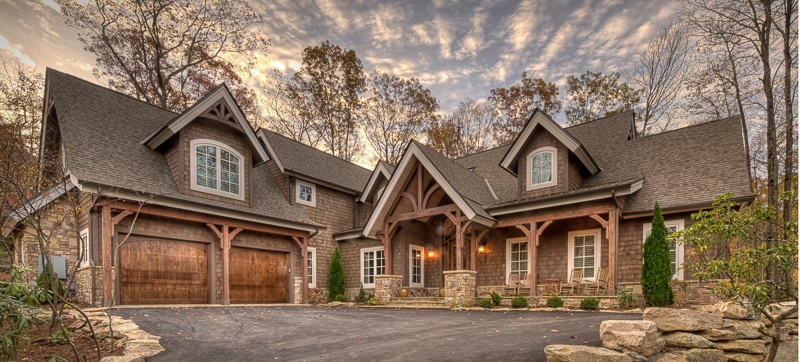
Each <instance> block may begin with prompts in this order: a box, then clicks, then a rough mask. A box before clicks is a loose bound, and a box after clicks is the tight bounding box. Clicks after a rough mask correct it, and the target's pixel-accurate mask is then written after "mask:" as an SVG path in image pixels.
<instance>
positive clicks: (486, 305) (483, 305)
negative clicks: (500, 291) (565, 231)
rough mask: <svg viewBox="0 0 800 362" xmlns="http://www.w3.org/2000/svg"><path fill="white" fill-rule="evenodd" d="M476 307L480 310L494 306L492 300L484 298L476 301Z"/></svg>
mask: <svg viewBox="0 0 800 362" xmlns="http://www.w3.org/2000/svg"><path fill="white" fill-rule="evenodd" d="M478 306H479V307H481V308H491V307H493V306H494V302H493V301H492V298H485V299H481V300H479V301H478Z"/></svg>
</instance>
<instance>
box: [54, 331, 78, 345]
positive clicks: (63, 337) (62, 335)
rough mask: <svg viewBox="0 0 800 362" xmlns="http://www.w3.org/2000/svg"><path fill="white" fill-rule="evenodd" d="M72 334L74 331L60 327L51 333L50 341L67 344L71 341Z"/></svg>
mask: <svg viewBox="0 0 800 362" xmlns="http://www.w3.org/2000/svg"><path fill="white" fill-rule="evenodd" d="M72 334H73V333H72V332H70V331H67V330H65V329H59V330H57V331H55V332H53V334H51V335H50V337H49V339H50V343H53V344H60V345H65V344H67V343H69V340H70V339H72Z"/></svg>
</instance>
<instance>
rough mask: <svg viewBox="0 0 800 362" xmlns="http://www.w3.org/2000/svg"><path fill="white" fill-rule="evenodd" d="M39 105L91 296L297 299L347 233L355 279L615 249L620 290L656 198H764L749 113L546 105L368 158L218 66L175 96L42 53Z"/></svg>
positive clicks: (68, 251)
mask: <svg viewBox="0 0 800 362" xmlns="http://www.w3.org/2000/svg"><path fill="white" fill-rule="evenodd" d="M44 107H45V108H44V109H45V113H44V114H45V117H44V120H43V126H42V145H43V147H42V155H41V156H42V157H45V156H46V155H56V156H59V155H60V157H62V158H63V166H64V169H65V170H66V171H65V172H67V173H68V175H69V180H70V183H69V185H68V187H67V188H69V189H70V190H69V192H73V193H77V194H78V195H79V200H81V204H82V205H83V207H81V210H83V213H82V214H81V215H80V216H79V217H78V218H77V220H71V223H68V224H69V225H72V224H74V227H71V228H70V227H66V229H68V230H64V231H63V232H61V233H59V235H62V236H63V237H62V238H61V239H58V238H57V240H56V242H54V243H51V244H52V245H51V253H52V254H53V255H59V256H63V257H65V258H66V259H67V264H69V265H72V264H74V263H80V264H81V268H79V269H78V272H77V273H78V274H77V275H76V280H77V282H76V285H75V286H74V289H75V290H76V292H77V298H78V299H79V300H80V301H82V302H86V303H93V304H110V303H111V301H112V300H113V301H114V302H115V303H117V304H169V303H216V304H227V303H302V302H303V301H307V297H308V289H309V288H320V289H323V290H324V289H326V288H327V277H328V265H329V263H330V257H331V254H332V251H333V249H334V248H335V247H336V246H339V247H340V249H341V252H342V257H343V262H344V267H345V278H346V280H345V281H346V286H347V294H348V296H350V297H351V298H352V296H353V295H355V293H357V292H358V290H359V287H361V286H362V285H363V287H364V288H365V289H368V290H371V291H373V292H374V293H376V294H377V296H378V297H379V298H380V299H382V300H383V301H385V300H386V299H388V298H391V297H393V296H395V293H396V290H397V289H398V288H400V287H408V288H410V289H411V294H412V295H414V296H438V295H439V293H440V291H439V289H440V288H443V289H444V290H445V294H446V298H447V300H448V301H449V300H456V302H458V303H472V302H474V300H475V297H476V295H483V294H485V293H487V292H488V291H490V290H494V289H496V288H501V287H502V286H503V285H504V284H507V283H509V281H510V278H511V276H512V275H514V274H522V273H525V274H528V275H530V284H531V285H530V294H531V295H536V294H537V293H541V292H542V290H541V288H542V286H543V285H544V284H545V283H546V282H548V281H551V280H556V279H561V280H566V279H567V278H568V276H569V271H570V270H573V269H581V270H583V279H584V281H593V280H596V278H597V276H598V274H599V271H600V269H601V268H602V269H607V270H608V273H609V285H608V291H609V292H610V293H613V291H614V290H615V289H616V288H617V287H618V286H619V285H621V284H625V283H636V282H638V280H639V271H640V268H641V263H642V261H641V245H642V243H643V240H644V237H645V236H646V235H647V233H648V231H649V222H650V220H651V219H652V216H651V213H652V209H653V206H654V204H655V203H656V202H658V203H659V204H660V206H661V208H662V210H663V211H664V214H665V219H666V222H667V227H668V229H670V230H679V229H682V228H684V227H687V226H689V225H690V224H691V222H692V221H691V219H690V214H691V213H692V212H695V211H697V210H699V209H703V208H708V207H709V206H710V205H711V202H712V200H713V199H714V197H715V196H716V195H718V194H721V193H724V192H732V193H733V194H734V197H736V199H737V200H739V201H742V202H749V201H751V200H752V199H753V194H752V191H751V188H750V187H751V186H750V175H749V171H748V168H747V151H746V150H745V149H744V143H743V139H742V132H741V125H740V123H739V119H738V118H737V117H733V118H728V119H722V120H717V121H712V122H708V123H705V124H701V125H696V126H690V127H685V128H682V129H678V130H674V131H669V132H665V133H662V134H658V135H653V136H647V137H641V138H640V137H637V135H636V131H635V126H634V122H633V120H634V116H633V112H624V113H621V114H617V115H613V116H609V117H605V118H602V119H598V120H595V121H592V122H589V123H585V124H582V125H578V126H573V127H568V128H562V127H561V126H559V125H558V124H557V123H555V122H554V121H553V120H552V119H551V118H550V117H549V116H548V115H546V114H545V113H543V112H541V111H536V112H535V113H534V114H533V115H532V116H531V117H530V119H529V121H528V122H527V123H526V125H525V127H524V128H523V130H522V131H521V133H520V134H519V136H518V137H517V138H516V139H515V141H514V142H513V143H512V144H510V145H507V146H502V147H498V148H495V149H491V150H487V151H484V152H480V153H477V154H473V155H470V156H467V157H464V158H461V159H457V160H450V159H447V158H446V157H444V156H442V155H440V154H438V153H437V152H435V151H434V150H432V149H430V148H428V147H426V146H425V145H423V144H420V143H418V142H411V143H410V144H409V145H408V147H407V149H406V151H405V154H404V156H403V158H402V160H401V161H400V162H399V164H397V165H389V164H386V163H383V162H379V163H378V164H377V165H376V166H375V168H374V169H373V170H371V171H370V170H367V169H364V168H362V167H360V166H357V165H354V164H351V163H348V162H345V161H343V160H341V159H338V158H335V157H333V156H330V155H328V154H326V153H324V152H321V151H318V150H316V149H314V148H312V147H309V146H306V145H302V144H300V143H297V142H295V141H292V140H290V139H287V138H285V137H283V136H280V135H278V134H275V133H273V132H270V131H268V130H264V129H259V130H253V129H252V128H251V126H250V125H249V124H248V122H247V121H246V119H245V118H244V116H243V115H242V113H241V111H240V110H239V109H238V106H237V105H236V102H235V101H234V100H233V97H232V96H231V94H230V92H229V91H228V90H227V88H226V87H225V86H224V85H222V86H220V87H218V88H216V89H215V90H213V91H212V92H210V93H209V94H208V95H206V96H205V97H203V98H202V99H201V100H199V101H198V102H197V103H195V104H194V105H192V106H191V107H189V108H188V109H186V110H185V111H184V112H182V113H181V114H177V113H173V112H170V111H168V110H164V109H161V108H159V107H156V106H152V105H149V104H146V103H144V102H141V101H139V100H136V99H133V98H131V97H128V96H126V95H123V94H120V93H117V92H115V91H112V90H109V89H105V88H103V87H100V86H98V85H95V84H92V83H89V82H86V81H83V80H80V79H78V78H75V77H73V76H70V75H67V74H64V73H60V72H58V71H55V70H52V69H48V70H47V74H46V89H45V105H44ZM65 192H66V190H65ZM50 195H52V196H51V197H50V198H49V199H47V200H55V199H57V198H58V197H60V195H63V193H55V194H53V193H51V194H50ZM42 204H45V203H42ZM52 212H54V213H58V212H59V210H58V209H57V208H53V210H52ZM23 224H24V223H20V226H19V227H18V229H19V228H21V227H23V226H22V225H23ZM17 235H18V238H17V239H18V240H17V249H18V250H19V252H18V255H17V261H18V262H24V263H26V265H28V266H29V267H31V266H32V265H33V264H35V263H36V262H37V261H36V256H37V252H38V251H37V247H36V243H35V242H34V240H33V238H32V237H31V236H30V235H29V234H26V233H22V232H18V233H17ZM72 240H75V241H74V242H73V241H72ZM78 240H79V241H80V242H77V241H78ZM81 251H82V252H81ZM672 253H673V255H674V262H673V265H674V270H675V277H676V278H678V279H683V278H684V277H688V276H684V275H683V273H682V270H681V269H680V263H681V262H682V260H683V259H684V258H685V255H686V253H685V251H684V250H683V249H682V245H676V246H674V248H673V250H672ZM79 255H83V257H82V260H77V259H78V256H79Z"/></svg>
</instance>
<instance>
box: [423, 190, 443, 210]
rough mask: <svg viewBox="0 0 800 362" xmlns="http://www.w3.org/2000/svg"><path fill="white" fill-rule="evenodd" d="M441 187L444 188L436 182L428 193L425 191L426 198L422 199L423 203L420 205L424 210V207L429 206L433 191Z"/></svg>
mask: <svg viewBox="0 0 800 362" xmlns="http://www.w3.org/2000/svg"><path fill="white" fill-rule="evenodd" d="M440 188H442V186H441V185H439V184H438V183H436V184H434V185H433V186H432V187H431V189H430V190H428V192H427V193H425V198H424V199H422V204H420V205H421V206H420V207H421V208H422V209H423V210H424V209H426V208H428V200H430V199H431V196H432V195H433V193H434V192H436V190H438V189H440Z"/></svg>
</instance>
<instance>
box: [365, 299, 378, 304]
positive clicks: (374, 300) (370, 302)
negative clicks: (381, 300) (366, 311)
mask: <svg viewBox="0 0 800 362" xmlns="http://www.w3.org/2000/svg"><path fill="white" fill-rule="evenodd" d="M367 304H369V305H378V298H375V297H370V298H369V300H368V301H367Z"/></svg>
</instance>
